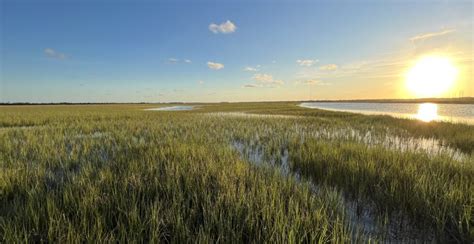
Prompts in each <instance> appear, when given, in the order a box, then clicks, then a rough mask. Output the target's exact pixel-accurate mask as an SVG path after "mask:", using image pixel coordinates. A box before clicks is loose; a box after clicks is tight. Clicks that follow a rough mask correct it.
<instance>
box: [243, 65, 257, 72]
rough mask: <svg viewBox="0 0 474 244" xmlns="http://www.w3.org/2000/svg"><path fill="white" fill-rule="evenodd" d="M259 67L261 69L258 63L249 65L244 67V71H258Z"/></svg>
mask: <svg viewBox="0 0 474 244" xmlns="http://www.w3.org/2000/svg"><path fill="white" fill-rule="evenodd" d="M259 69H260V65H257V66H255V67H251V66H247V67H245V68H244V71H248V72H257V71H258V70H259Z"/></svg>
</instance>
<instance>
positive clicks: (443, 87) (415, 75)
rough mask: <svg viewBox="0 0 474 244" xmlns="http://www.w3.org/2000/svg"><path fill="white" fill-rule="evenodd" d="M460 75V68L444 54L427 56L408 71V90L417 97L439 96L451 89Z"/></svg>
mask: <svg viewBox="0 0 474 244" xmlns="http://www.w3.org/2000/svg"><path fill="white" fill-rule="evenodd" d="M457 76H458V69H457V68H456V67H455V66H454V65H453V64H452V63H451V61H450V60H449V59H448V58H446V57H442V56H426V57H423V58H421V59H420V60H418V61H417V62H416V64H415V66H413V67H412V68H411V69H410V70H409V71H408V73H407V76H406V85H407V88H408V90H409V91H410V92H411V93H412V94H413V95H415V96H417V97H437V96H440V95H442V94H444V93H446V92H448V91H449V89H450V88H451V87H452V86H453V84H454V82H455V81H456V78H457Z"/></svg>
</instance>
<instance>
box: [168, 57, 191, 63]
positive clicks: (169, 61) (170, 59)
mask: <svg viewBox="0 0 474 244" xmlns="http://www.w3.org/2000/svg"><path fill="white" fill-rule="evenodd" d="M180 62H181V60H179V59H178V58H168V63H171V64H177V63H180ZM182 62H184V63H187V64H190V63H191V60H190V59H183V60H182Z"/></svg>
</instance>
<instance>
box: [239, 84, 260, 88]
mask: <svg viewBox="0 0 474 244" xmlns="http://www.w3.org/2000/svg"><path fill="white" fill-rule="evenodd" d="M242 87H243V88H257V87H260V86H259V85H257V84H245V85H243V86H242Z"/></svg>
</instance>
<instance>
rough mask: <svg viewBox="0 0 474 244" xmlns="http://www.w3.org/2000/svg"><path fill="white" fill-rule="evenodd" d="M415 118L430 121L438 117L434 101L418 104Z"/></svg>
mask: <svg viewBox="0 0 474 244" xmlns="http://www.w3.org/2000/svg"><path fill="white" fill-rule="evenodd" d="M415 117H416V118H417V119H419V120H421V121H424V122H430V121H433V120H437V119H438V105H436V104H434V103H422V104H420V105H418V113H417V114H416V116H415Z"/></svg>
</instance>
